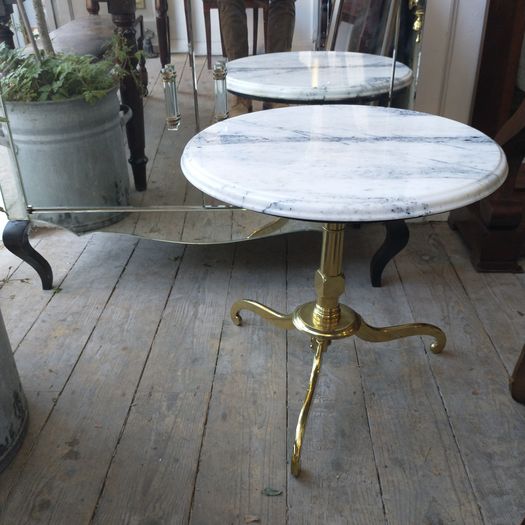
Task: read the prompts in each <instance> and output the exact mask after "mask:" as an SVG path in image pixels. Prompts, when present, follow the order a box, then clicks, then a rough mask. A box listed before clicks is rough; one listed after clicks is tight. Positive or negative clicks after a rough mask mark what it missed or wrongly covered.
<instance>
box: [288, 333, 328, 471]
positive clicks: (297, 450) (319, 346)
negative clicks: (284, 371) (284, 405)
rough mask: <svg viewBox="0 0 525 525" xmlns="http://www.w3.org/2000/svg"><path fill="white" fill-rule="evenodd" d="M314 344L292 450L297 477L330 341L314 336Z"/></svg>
mask: <svg viewBox="0 0 525 525" xmlns="http://www.w3.org/2000/svg"><path fill="white" fill-rule="evenodd" d="M312 343H313V345H314V350H315V357H314V362H313V364H312V372H311V373H310V382H309V384H308V390H307V391H306V397H305V398H304V403H303V407H302V408H301V412H300V413H299V420H298V421H297V427H296V429H295V441H294V444H293V451H292V462H291V471H292V475H293V476H295V477H297V476H299V474H300V473H301V448H302V446H303V436H304V431H305V427H306V421H307V420H308V413H309V412H310V405H311V404H312V399H313V397H314V392H315V385H316V384H317V378H318V377H319V372H320V370H321V359H322V356H323V352H324V351H325V350H326V349H327V347H328V345H329V343H330V341H328V340H326V339H316V338H312Z"/></svg>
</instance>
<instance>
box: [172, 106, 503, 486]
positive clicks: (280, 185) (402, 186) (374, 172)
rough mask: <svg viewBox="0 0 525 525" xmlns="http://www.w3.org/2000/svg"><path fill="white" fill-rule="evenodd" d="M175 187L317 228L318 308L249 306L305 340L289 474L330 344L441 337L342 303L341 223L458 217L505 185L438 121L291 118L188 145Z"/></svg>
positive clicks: (304, 112) (253, 121)
mask: <svg viewBox="0 0 525 525" xmlns="http://www.w3.org/2000/svg"><path fill="white" fill-rule="evenodd" d="M181 166H182V170H183V172H184V175H185V176H186V177H187V178H188V179H189V181H190V182H191V183H192V184H194V185H195V186H197V187H198V188H199V189H201V190H202V191H204V192H205V193H208V194H209V195H211V196H213V197H216V198H218V199H221V200H224V201H226V202H228V203H231V204H235V205H237V206H241V207H244V208H247V209H249V210H253V211H259V212H262V213H265V214H269V215H275V216H278V217H292V218H298V219H303V220H310V221H318V222H321V223H323V244H322V253H321V263H320V266H319V269H318V270H317V272H315V276H314V286H315V291H316V296H317V297H316V299H315V300H314V301H311V302H309V303H306V304H303V305H300V306H298V307H297V308H296V309H295V310H294V311H293V312H292V313H290V314H283V313H280V312H277V311H275V310H273V309H271V308H268V307H267V306H264V305H262V304H260V303H257V302H255V301H252V300H246V299H242V300H239V301H237V302H236V303H235V304H234V305H233V306H232V309H231V317H232V320H233V322H234V323H235V324H237V325H240V324H241V322H242V319H241V317H240V315H239V313H240V311H241V310H249V311H252V312H254V313H256V314H258V315H260V316H261V317H263V318H264V319H267V320H268V321H269V322H270V323H273V324H275V325H277V326H280V327H282V328H285V329H292V328H296V329H297V330H299V331H301V332H304V333H306V334H307V335H309V336H310V337H311V346H312V349H313V351H314V354H315V356H314V361H313V366H312V372H311V375H310V382H309V385H308V389H307V393H306V397H305V401H304V404H303V407H302V409H301V412H300V414H299V421H298V424H297V429H296V434H295V441H294V447H293V453H292V461H291V468H292V473H293V474H294V475H295V476H297V475H298V474H299V472H300V454H301V446H302V442H303V436H304V431H305V425H306V420H307V417H308V412H309V409H310V404H311V402H312V398H313V395H314V389H315V385H316V382H317V377H318V375H319V372H320V368H321V359H322V355H323V353H324V352H325V351H326V349H327V348H328V345H329V344H330V343H331V341H333V340H337V339H342V338H345V337H349V336H352V335H355V336H356V337H359V338H361V339H364V340H366V341H372V342H381V341H390V340H393V339H398V338H402V337H406V336H414V335H425V336H431V337H433V338H434V341H433V343H432V344H431V345H430V350H431V351H433V352H434V353H439V352H441V351H442V350H443V348H444V346H445V334H444V333H443V332H442V331H441V330H440V329H439V328H438V327H436V326H433V325H429V324H424V323H412V324H407V325H399V326H389V327H382V328H377V327H374V326H371V325H369V324H368V323H366V322H365V321H364V320H363V319H362V317H361V316H360V315H359V314H358V313H357V312H356V311H355V310H353V309H352V308H350V307H349V306H346V305H344V304H341V303H340V302H339V299H340V297H341V295H342V294H343V292H344V289H345V277H344V274H343V237H344V223H346V222H353V221H359V222H362V221H378V220H381V221H389V220H397V219H406V218H410V217H420V216H425V215H431V214H434V213H441V212H444V211H449V210H452V209H454V208H458V207H462V206H466V205H467V204H470V203H473V202H475V201H478V200H480V199H482V198H483V197H486V196H487V195H489V194H490V193H492V192H493V191H494V190H496V189H497V188H498V187H499V186H500V185H501V184H502V183H503V181H504V179H505V176H506V174H507V163H506V160H505V156H504V154H503V151H502V150H501V148H500V147H499V146H498V145H497V144H496V143H495V142H494V141H492V140H491V139H490V138H488V137H487V136H486V135H483V134H482V133H480V132H479V131H476V130H475V129H472V128H470V127H469V126H466V125H464V124H460V123H458V122H454V121H451V120H448V119H445V118H442V117H436V116H433V115H427V114H423V113H416V112H412V111H406V110H398V109H388V108H380V107H372V106H332V105H325V106H315V107H307V106H300V107H291V108H284V109H274V110H270V111H261V112H258V113H251V114H248V115H243V116H241V117H237V118H233V119H230V120H225V121H223V122H220V123H218V124H215V125H214V126H211V127H209V128H207V129H206V130H204V131H202V132H201V133H199V134H198V135H196V136H195V137H194V138H193V139H192V140H191V141H190V142H189V143H188V144H187V146H186V149H185V150H184V153H183V155H182V159H181Z"/></svg>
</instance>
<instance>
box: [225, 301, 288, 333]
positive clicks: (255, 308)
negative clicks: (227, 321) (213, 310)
mask: <svg viewBox="0 0 525 525" xmlns="http://www.w3.org/2000/svg"><path fill="white" fill-rule="evenodd" d="M241 310H249V311H250V312H253V313H254V314H257V315H258V316H259V317H262V318H263V319H265V320H266V321H268V322H269V323H271V324H273V325H275V326H278V327H279V328H284V329H285V330H290V329H291V328H293V326H294V325H293V322H292V315H291V314H282V313H280V312H277V311H276V310H272V309H271V308H268V307H267V306H264V305H263V304H261V303H257V302H256V301H250V300H249V299H241V300H240V301H236V302H235V303H233V306H232V308H231V310H230V316H231V318H232V321H233V323H234V324H236V325H237V326H241V325H242V317H241V316H240V315H239V312H240V311H241Z"/></svg>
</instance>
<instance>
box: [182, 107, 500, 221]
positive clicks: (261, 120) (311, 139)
mask: <svg viewBox="0 0 525 525" xmlns="http://www.w3.org/2000/svg"><path fill="white" fill-rule="evenodd" d="M181 166H182V171H183V173H184V175H185V176H186V178H187V179H188V180H189V181H190V182H191V183H192V184H193V185H195V186H196V187H197V188H199V189H201V190H202V191H204V192H205V193H207V194H209V195H211V196H212V197H216V198H218V199H221V200H223V201H225V202H228V203H230V204H234V205H236V206H240V207H242V208H246V209H249V210H253V211H259V212H263V213H267V214H270V215H276V216H279V217H291V218H296V219H304V220H314V221H322V222H352V221H377V220H392V219H406V218H411V217H418V216H424V215H431V214H434V213H441V212H444V211H449V210H452V209H455V208H459V207H462V206H465V205H467V204H470V203H472V202H476V201H478V200H480V199H482V198H483V197H486V196H487V195H489V194H491V193H492V192H493V191H494V190H495V189H496V188H498V186H500V185H501V184H502V182H503V181H504V179H505V176H506V173H507V163H506V159H505V156H504V154H503V151H502V150H501V148H500V147H499V146H498V145H497V144H496V143H495V142H494V141H492V140H491V139H490V138H488V137H487V136H486V135H484V134H483V133H481V132H479V131H477V130H475V129H473V128H471V127H469V126H466V125H464V124H460V123H459V122H455V121H452V120H448V119H445V118H443V117H437V116H434V115H428V114H425V113H416V112H412V111H406V110H399V109H388V108H382V107H377V106H349V105H339V106H337V105H323V106H297V107H288V108H282V109H272V110H268V111H259V112H256V113H249V114H246V115H242V116H240V117H236V118H232V119H228V120H224V121H222V122H220V123H217V124H215V125H213V126H211V127H209V128H207V129H205V130H204V131H201V132H200V133H199V134H198V135H196V136H195V137H193V139H191V140H190V142H189V143H188V144H187V146H186V148H185V150H184V153H183V155H182V159H181Z"/></svg>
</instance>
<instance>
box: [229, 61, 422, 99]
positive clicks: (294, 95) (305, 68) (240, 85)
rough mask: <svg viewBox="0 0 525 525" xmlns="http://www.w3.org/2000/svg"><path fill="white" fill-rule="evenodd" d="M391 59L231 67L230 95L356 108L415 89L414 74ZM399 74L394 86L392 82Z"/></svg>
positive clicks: (235, 64)
mask: <svg viewBox="0 0 525 525" xmlns="http://www.w3.org/2000/svg"><path fill="white" fill-rule="evenodd" d="M392 66H393V61H392V59H391V58H389V57H384V56H380V55H368V54H365V53H352V52H339V51H299V52H289V53H270V54H265V55H253V56H248V57H245V58H239V59H237V60H232V61H231V62H228V66H227V70H228V73H227V76H226V85H227V88H228V91H230V92H232V93H235V94H237V95H240V96H242V97H248V98H255V99H258V100H263V101H269V102H285V103H292V104H328V103H337V102H339V103H357V102H365V101H370V100H377V99H378V98H381V97H384V96H388V94H389V92H390V89H391V87H392V89H393V91H399V90H400V89H403V88H405V87H408V86H410V84H411V82H412V70H411V69H410V68H408V67H407V66H405V65H404V64H402V63H401V62H396V67H395V71H394V70H393V67H392ZM392 74H394V80H393V82H392V81H391V79H392Z"/></svg>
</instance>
